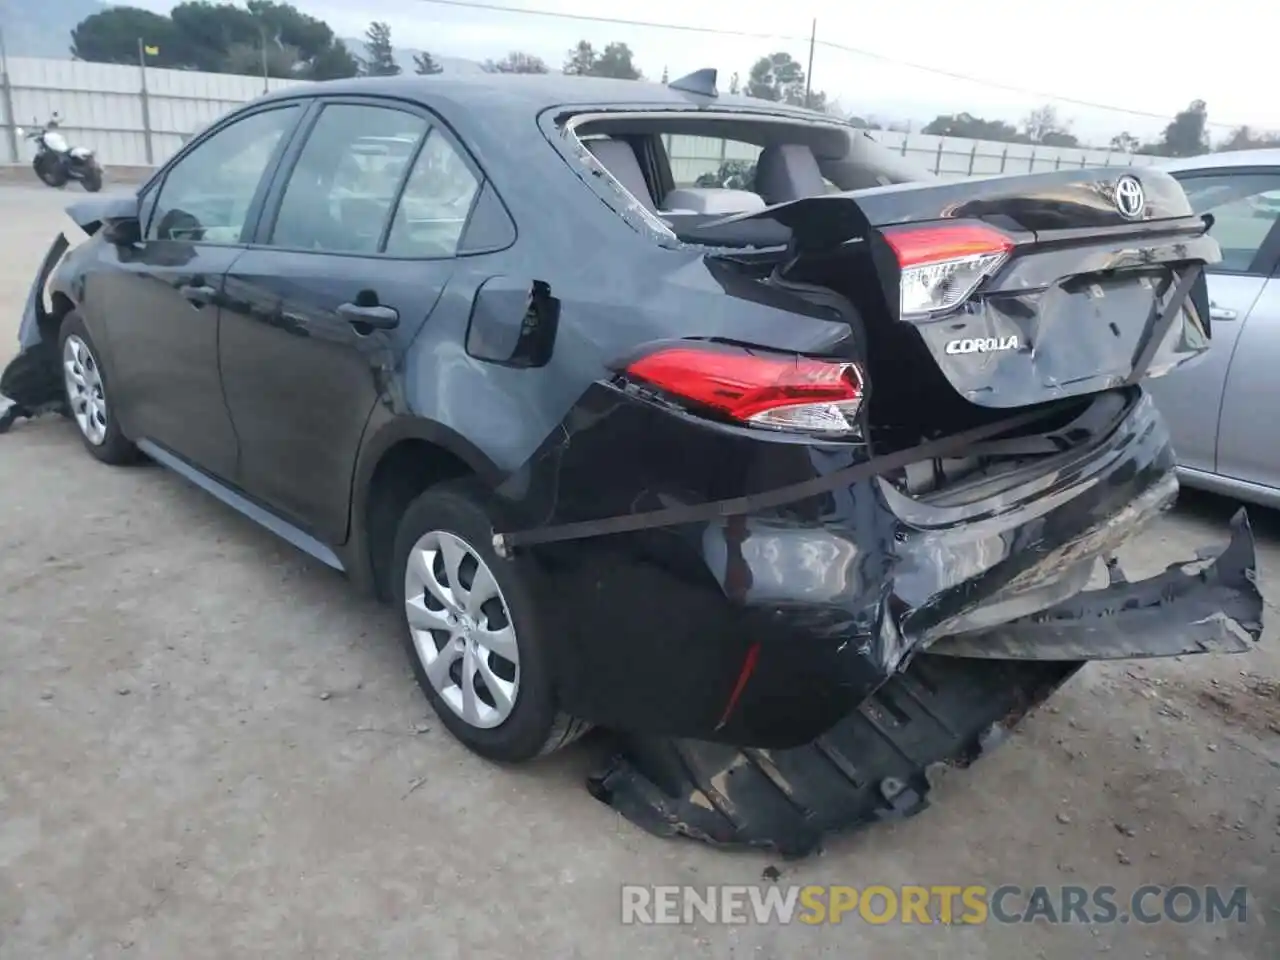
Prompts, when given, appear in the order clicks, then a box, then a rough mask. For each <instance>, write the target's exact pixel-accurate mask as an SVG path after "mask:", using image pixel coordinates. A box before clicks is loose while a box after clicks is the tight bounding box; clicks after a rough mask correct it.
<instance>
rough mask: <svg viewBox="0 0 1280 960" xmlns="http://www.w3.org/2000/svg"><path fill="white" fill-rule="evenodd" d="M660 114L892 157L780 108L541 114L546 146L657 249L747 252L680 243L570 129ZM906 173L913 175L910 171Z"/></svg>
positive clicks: (610, 108)
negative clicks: (782, 131) (835, 139)
mask: <svg viewBox="0 0 1280 960" xmlns="http://www.w3.org/2000/svg"><path fill="white" fill-rule="evenodd" d="M664 115H665V116H688V117H696V118H697V119H699V120H712V121H714V120H724V121H726V122H741V121H742V120H744V119H750V120H752V121H758V122H760V123H776V124H780V125H783V126H790V127H796V126H808V127H829V128H832V129H835V130H838V131H840V132H841V133H844V134H845V135H847V136H850V137H853V136H861V137H865V138H866V140H867V143H868V145H871V146H872V148H873V149H874V150H877V151H883V152H884V153H885V155H886V157H893V156H894V155H893V154H892V152H891V151H889V149H888V148H887V147H885V146H883V145H881V144H880V143H879V142H878V141H876V140H875V139H874V138H873V137H871V136H869V135H868V134H867V132H866V131H865V130H863V129H861V128H860V127H855V126H853V125H852V124H850V123H847V122H845V121H842V120H838V119H836V118H833V117H823V116H819V115H816V114H802V113H800V112H798V111H797V112H790V111H788V110H785V109H776V108H775V109H769V108H765V109H760V108H754V107H734V106H724V107H720V106H717V107H715V108H714V109H707V108H697V107H691V106H685V105H679V106H672V105H670V104H658V103H655V104H642V103H628V104H625V105H620V104H598V105H596V104H565V105H562V106H558V107H550V108H548V109H546V110H543V111H542V112H541V114H539V116H538V126H539V127H540V128H541V129H542V132H543V135H544V136H545V137H546V138H547V140H548V142H549V143H550V144H551V145H552V146H553V147H554V148H555V149H556V150H557V152H559V153H560V155H561V157H562V158H563V159H564V160H565V161H566V162H567V163H568V164H569V166H570V167H571V168H572V169H573V170H574V172H575V173H576V174H577V176H578V178H579V179H580V180H582V182H583V183H584V184H585V185H586V186H587V187H588V188H589V189H590V190H591V191H592V192H593V193H595V194H596V196H597V197H599V198H600V199H601V200H603V201H604V202H605V203H606V204H607V205H608V206H609V207H611V208H612V209H613V210H614V211H615V212H616V213H617V214H618V215H619V216H620V217H621V218H622V219H623V220H624V221H625V222H626V223H628V224H629V225H630V226H631V227H632V228H633V229H635V230H636V231H638V232H639V233H641V234H644V235H646V236H647V237H649V239H651V240H652V241H653V242H655V243H657V244H658V245H660V246H663V247H668V248H671V249H678V250H689V249H696V250H701V251H704V252H705V251H709V250H715V249H724V250H731V251H736V252H739V253H741V252H742V251H743V250H744V249H751V248H750V247H747V248H744V247H741V246H732V247H729V246H721V245H718V244H704V243H696V242H693V241H689V240H682V239H681V238H680V237H679V236H677V235H676V233H675V232H674V231H673V230H672V229H671V228H670V227H668V226H667V225H666V223H665V222H663V220H662V219H661V218H660V217H659V216H657V215H656V214H655V213H653V212H651V211H650V210H649V209H648V208H647V207H645V205H644V204H642V203H641V202H640V201H638V200H637V199H635V198H634V197H633V196H632V195H631V193H630V191H628V190H627V189H626V187H624V186H623V185H622V184H621V183H619V182H618V181H617V180H616V179H615V178H614V176H613V174H612V173H610V171H609V170H608V169H607V168H606V167H605V166H604V165H603V164H602V163H600V161H599V160H597V159H596V158H595V155H594V154H593V153H591V151H590V150H588V149H587V148H586V146H585V145H584V144H583V143H582V141H581V140H580V139H579V138H578V136H577V133H576V129H577V128H578V127H580V126H582V125H583V124H587V123H591V122H594V121H598V120H626V119H636V120H653V119H655V118H660V117H662V116H664ZM895 159H896V158H895ZM886 166H891V167H902V168H905V167H908V166H911V165H910V164H887V165H886ZM912 172H913V173H915V172H916V171H912ZM918 172H919V174H920V179H921V180H928V179H932V178H933V175H932V174H930V173H929V172H928V171H927V170H923V169H921V170H920V171H918Z"/></svg>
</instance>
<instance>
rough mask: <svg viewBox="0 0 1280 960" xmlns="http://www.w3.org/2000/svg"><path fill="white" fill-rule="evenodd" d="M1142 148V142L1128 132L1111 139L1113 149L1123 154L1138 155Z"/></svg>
mask: <svg viewBox="0 0 1280 960" xmlns="http://www.w3.org/2000/svg"><path fill="white" fill-rule="evenodd" d="M1141 146H1142V141H1140V140H1139V139H1138V138H1137V137H1135V136H1134V135H1133V134H1131V133H1130V132H1129V131H1128V130H1125V131H1124V132H1123V133H1118V134H1116V135H1115V136H1114V137H1112V138H1111V149H1112V150H1119V151H1120V152H1121V153H1137V152H1138V149H1139V148H1140V147H1141Z"/></svg>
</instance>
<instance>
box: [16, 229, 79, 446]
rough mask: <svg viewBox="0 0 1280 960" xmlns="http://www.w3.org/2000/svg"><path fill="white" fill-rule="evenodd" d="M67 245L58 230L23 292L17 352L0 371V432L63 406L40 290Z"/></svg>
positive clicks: (53, 343)
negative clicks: (31, 280)
mask: <svg viewBox="0 0 1280 960" xmlns="http://www.w3.org/2000/svg"><path fill="white" fill-rule="evenodd" d="M69 246H70V244H69V243H68V241H67V238H66V236H65V235H64V234H61V233H59V234H58V236H57V237H56V238H55V239H54V241H53V243H52V244H50V246H49V250H48V252H46V253H45V256H44V261H43V262H42V263H41V264H40V269H39V270H38V271H37V272H36V277H35V280H34V281H33V282H32V284H31V287H30V289H29V290H28V291H27V302H26V304H25V306H24V307H23V311H22V324H21V326H19V328H18V355H17V356H16V357H14V358H13V359H12V360H11V361H9V363H8V364H7V365H6V366H5V367H4V369H3V371H0V433H6V432H8V430H9V428H10V427H12V426H13V425H14V423H16V422H17V421H18V420H20V419H24V418H31V417H36V416H39V415H40V414H42V413H46V412H52V411H55V410H58V409H61V407H62V405H63V393H62V390H63V388H62V379H61V377H60V375H59V374H60V370H61V364H60V363H59V362H58V353H57V351H58V344H57V337H56V331H55V330H52V329H50V322H49V321H50V319H51V318H50V316H49V311H48V310H47V309H46V307H45V303H44V290H45V285H46V284H47V283H48V280H49V277H50V275H51V274H52V273H53V270H54V268H55V267H56V266H57V265H58V262H59V261H60V260H61V259H62V257H63V255H64V254H65V253H66V252H67V249H68V247H69Z"/></svg>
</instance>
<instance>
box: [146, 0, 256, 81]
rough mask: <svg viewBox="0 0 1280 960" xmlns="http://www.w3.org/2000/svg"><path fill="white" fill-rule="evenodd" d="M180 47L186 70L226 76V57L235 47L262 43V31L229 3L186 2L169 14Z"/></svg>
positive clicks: (254, 21)
mask: <svg viewBox="0 0 1280 960" xmlns="http://www.w3.org/2000/svg"><path fill="white" fill-rule="evenodd" d="M169 19H170V20H172V21H173V25H174V27H175V28H176V29H177V31H178V35H179V38H180V42H181V44H182V49H183V55H184V59H185V60H186V64H185V65H186V66H188V67H190V68H192V69H194V70H204V71H207V72H209V73H222V72H227V63H226V61H227V54H228V53H229V52H230V51H231V50H232V48H234V47H236V46H237V45H245V46H254V45H258V44H261V43H262V27H261V26H260V25H259V23H258V21H257V20H255V19H254V16H253V14H251V13H250V12H249V11H248V10H246V9H244V8H242V7H237V6H234V5H233V4H230V3H204V2H197V0H189V2H187V3H180V4H178V5H177V6H176V7H174V8H173V9H172V10H170V11H169Z"/></svg>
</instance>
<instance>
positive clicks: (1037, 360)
mask: <svg viewBox="0 0 1280 960" xmlns="http://www.w3.org/2000/svg"><path fill="white" fill-rule="evenodd" d="M727 155H731V156H733V157H739V158H742V159H741V162H740V163H739V164H738V165H737V166H736V167H735V168H734V169H735V176H736V179H734V180H733V181H731V182H726V181H725V179H724V178H723V177H721V173H722V172H723V171H724V170H725V169H726V167H724V166H722V165H721V158H723V157H725V156H727ZM698 156H701V157H704V158H705V159H703V160H696V159H688V158H689V157H698ZM743 171H745V173H744V172H743ZM70 213H71V215H72V217H73V219H75V221H76V222H77V223H78V224H79V225H80V227H82V228H83V229H84V230H85V231H86V232H87V233H89V234H90V238H89V239H88V240H86V241H83V242H81V243H79V245H77V246H75V247H74V248H72V249H70V250H69V252H68V251H67V247H68V244H67V242H66V241H65V240H64V239H63V238H61V237H60V238H59V239H58V241H57V242H56V243H55V244H54V246H53V248H52V249H51V250H50V253H49V257H48V258H47V260H46V263H45V266H44V269H43V270H42V271H41V273H40V275H39V276H38V277H37V278H36V281H35V284H34V285H33V288H32V292H31V297H30V300H29V302H28V306H27V313H26V316H25V318H24V323H23V327H22V332H21V346H22V353H21V354H20V356H19V357H18V358H17V359H16V360H15V361H13V362H12V363H11V364H10V366H9V368H8V369H7V370H6V372H5V375H4V379H3V381H0V391H2V392H3V393H4V394H6V395H7V396H8V398H9V399H10V401H12V406H11V408H10V411H9V416H10V419H11V420H12V419H13V418H14V417H16V416H17V415H19V414H33V413H35V412H38V411H39V410H41V409H47V408H51V407H58V408H61V409H62V411H63V412H64V413H66V414H67V415H68V417H69V419H70V420H71V421H72V422H73V423H74V424H75V426H76V428H77V429H78V430H79V432H80V434H81V436H82V438H83V441H84V446H85V448H86V449H87V450H88V451H89V453H90V454H92V455H93V456H94V457H96V458H98V459H99V460H101V461H104V462H106V463H110V464H124V463H128V462H130V461H133V460H135V459H137V458H139V456H140V455H145V457H146V458H149V459H151V460H154V461H157V462H159V463H160V464H162V465H164V466H166V467H168V468H170V469H172V470H174V471H176V472H177V473H179V474H181V475H183V476H184V477H186V478H188V479H189V480H190V481H192V482H194V483H196V484H198V485H199V486H201V487H203V488H204V489H205V490H207V491H208V492H209V493H211V494H212V495H214V496H216V497H218V498H220V499H221V500H223V501H224V502H225V503H227V504H229V505H230V506H231V507H232V508H234V509H235V510H238V511H240V512H242V513H243V514H245V515H247V516H249V517H251V518H252V519H254V520H256V521H258V522H259V523H261V524H262V525H264V526H266V527H267V528H269V529H271V530H273V531H275V532H276V533H278V534H279V535H280V536H282V537H284V538H286V539H288V540H289V541H290V542H292V543H293V544H294V545H295V546H296V547H298V548H299V549H301V550H302V551H305V552H306V553H308V554H310V555H311V556H313V557H315V558H317V559H318V560H320V561H322V562H323V563H325V564H328V565H329V566H331V567H333V568H335V569H337V570H340V571H344V572H345V573H346V574H347V575H348V576H349V577H350V579H351V580H353V581H354V582H355V583H356V584H357V585H358V586H359V587H360V588H363V589H367V590H370V591H373V592H376V593H377V594H378V595H380V596H381V597H382V598H384V599H385V600H388V601H390V602H394V603H395V604H396V605H397V606H398V607H400V608H402V609H403V611H404V621H405V637H406V643H407V647H408V651H409V655H410V656H411V658H412V662H413V665H414V668H415V670H416V671H417V675H418V679H419V681H420V682H421V685H422V688H423V690H424V692H425V694H426V696H427V697H428V698H429V699H430V701H431V704H432V706H433V707H434V708H435V710H436V711H437V712H438V713H439V715H440V717H441V718H442V720H443V722H444V723H445V724H446V725H447V727H448V728H449V730H450V731H452V733H453V734H454V735H455V736H457V737H458V738H459V739H460V740H462V741H463V742H464V743H465V744H466V745H467V746H469V747H470V748H472V749H473V750H475V751H477V752H478V753H480V754H483V755H485V756H487V757H490V758H496V759H501V760H507V761H518V760H525V759H528V758H531V757H534V756H537V755H539V754H542V753H546V752H548V751H549V750H551V749H553V748H556V747H559V746H561V745H563V744H565V743H568V742H569V741H571V740H572V739H574V737H575V736H577V735H578V734H579V733H581V732H582V731H583V730H585V729H587V728H588V727H590V726H592V725H600V726H605V727H609V728H612V729H615V730H619V731H624V732H627V733H631V734H637V735H646V736H651V737H661V738H674V739H675V740H680V741H682V742H683V741H689V742H696V743H700V744H707V745H709V746H708V749H711V748H712V747H715V746H716V745H723V746H725V747H726V748H740V747H745V748H749V749H753V748H776V749H778V750H785V749H786V748H793V749H799V748H802V747H806V746H807V745H811V744H814V743H817V744H822V743H824V742H825V741H824V740H823V738H824V737H826V736H828V735H829V733H830V731H832V730H833V729H835V728H837V727H838V726H839V724H840V723H841V722H842V721H843V720H844V719H845V718H847V717H849V716H852V715H855V714H858V713H859V711H861V712H862V715H864V716H866V715H869V714H868V713H867V711H868V710H869V709H870V708H869V706H868V705H869V704H876V705H877V707H876V710H877V711H879V712H878V713H877V714H876V715H877V716H878V717H879V718H880V719H878V720H877V721H876V723H877V724H878V727H877V728H878V729H880V730H881V732H882V733H883V734H884V736H885V737H887V738H890V739H892V737H893V736H895V735H896V734H895V733H894V731H895V729H897V728H898V727H900V726H901V723H899V721H900V720H902V719H903V718H905V717H907V716H908V715H909V714H910V713H911V711H912V710H914V709H916V707H920V709H922V710H923V711H924V712H925V713H929V714H930V715H932V716H935V718H936V716H940V715H941V713H940V711H943V710H944V708H946V709H959V708H957V707H956V706H955V704H956V703H958V702H959V701H957V700H955V698H956V697H958V696H962V694H964V692H965V691H970V692H972V691H979V690H980V691H981V695H980V697H978V698H977V699H976V700H975V699H974V698H973V697H970V701H968V702H969V706H968V707H965V708H964V709H969V710H972V711H976V712H975V713H974V714H973V716H978V715H979V714H981V715H982V716H984V717H986V720H985V721H983V724H977V725H972V724H971V726H972V727H973V734H974V736H975V737H976V736H978V734H979V732H980V730H979V727H982V726H983V725H984V724H987V723H994V722H997V721H1000V722H1005V721H1008V722H1012V719H1016V716H1018V715H1020V710H1023V709H1025V707H1026V706H1027V705H1029V703H1030V702H1032V701H1033V700H1034V699H1035V697H1034V696H1033V695H1032V693H1033V691H1032V690H1031V687H1032V686H1034V687H1035V689H1036V691H1041V690H1043V689H1046V688H1050V687H1052V686H1053V685H1054V683H1055V682H1057V681H1060V680H1061V679H1063V678H1064V677H1065V676H1067V675H1069V673H1070V671H1071V670H1073V669H1075V668H1076V666H1078V665H1079V664H1080V663H1082V662H1085V661H1088V660H1092V659H1106V658H1118V657H1145V656H1171V655H1179V654H1186V653H1194V652H1200V651H1205V650H1221V651H1241V650H1245V649H1247V648H1249V647H1250V646H1251V645H1252V642H1253V641H1255V640H1257V638H1258V636H1259V635H1260V632H1261V615H1262V605H1261V599H1260V596H1259V594H1258V591H1257V589H1256V587H1255V585H1254V582H1253V581H1254V556H1253V542H1252V539H1251V536H1250V533H1249V529H1248V525H1247V523H1246V522H1245V520H1244V518H1243V516H1241V517H1238V518H1237V520H1236V521H1235V523H1234V524H1233V532H1232V534H1231V540H1230V546H1229V547H1228V548H1227V549H1226V551H1225V552H1224V553H1222V554H1220V555H1219V556H1218V557H1217V558H1216V559H1213V558H1210V559H1205V558H1204V557H1201V558H1199V565H1198V566H1196V565H1195V563H1194V562H1193V561H1194V560H1195V558H1188V559H1187V560H1186V561H1185V562H1184V563H1183V564H1179V565H1175V566H1174V567H1171V568H1170V569H1169V571H1167V572H1166V573H1165V574H1163V575H1161V576H1159V577H1156V578H1154V579H1151V580H1140V581H1129V580H1128V579H1126V578H1125V576H1124V574H1123V572H1122V571H1121V570H1120V568H1119V566H1118V564H1117V563H1116V562H1115V561H1114V558H1113V556H1112V553H1113V551H1114V550H1115V548H1116V547H1117V546H1118V545H1120V544H1121V543H1123V542H1124V541H1125V540H1127V539H1128V538H1130V537H1131V536H1133V534H1134V533H1135V532H1136V531H1138V530H1139V529H1141V528H1142V527H1143V525H1144V524H1146V523H1147V522H1148V521H1149V520H1150V519H1151V518H1153V517H1154V516H1156V515H1157V514H1158V513H1159V512H1160V511H1161V510H1162V509H1164V508H1166V507H1167V506H1168V505H1169V504H1170V503H1171V502H1172V500H1173V499H1174V497H1175V494H1176V490H1177V485H1176V480H1175V477H1174V471H1173V468H1174V458H1173V454H1172V452H1171V450H1170V446H1169V440H1168V435H1167V433H1166V429H1165V426H1164V425H1163V423H1162V422H1161V420H1160V417H1159V415H1158V414H1157V412H1156V410H1155V409H1154V408H1153V406H1152V404H1151V402H1150V401H1149V399H1148V398H1147V396H1146V394H1145V393H1144V391H1143V387H1142V381H1143V379H1144V378H1146V377H1153V376H1158V375H1160V374H1162V373H1164V372H1166V371H1168V370H1169V369H1171V368H1173V367H1175V366H1177V365H1179V364H1181V363H1183V362H1184V361H1188V360H1191V359H1193V358H1195V357H1196V356H1198V355H1199V354H1201V353H1203V352H1204V351H1205V350H1207V349H1210V327H1209V319H1208V317H1209V311H1208V304H1207V300H1206V295H1205V286H1204V281H1203V270H1204V267H1205V265H1207V264H1211V263H1213V262H1214V261H1215V260H1216V259H1217V258H1218V256H1219V251H1218V247H1217V244H1216V242H1215V241H1214V240H1213V239H1212V232H1211V223H1210V222H1209V221H1208V220H1206V219H1204V218H1201V217H1198V216H1194V215H1193V214H1192V211H1191V208H1190V207H1189V205H1188V203H1187V200H1186V197H1185V196H1184V194H1183V192H1182V190H1181V188H1180V187H1179V186H1178V184H1177V183H1176V182H1175V181H1174V180H1173V179H1171V178H1170V177H1168V176H1167V175H1165V174H1162V173H1160V172H1158V171H1154V170H1150V169H1137V168H1135V169H1132V170H1128V169H1115V168H1106V169H1083V170H1070V171H1060V172H1053V173H1043V174H1035V175H1027V176H1008V177H993V178H986V179H969V180H959V181H944V180H939V179H937V178H935V177H933V176H932V175H930V174H927V173H924V172H921V171H918V170H915V169H914V168H913V167H912V165H911V164H909V163H908V162H907V161H905V160H904V159H903V158H902V157H900V156H898V155H897V154H895V153H893V152H891V151H889V150H887V149H885V148H884V147H882V146H880V145H879V144H877V143H876V142H875V141H874V140H872V139H871V138H870V137H868V136H867V135H866V134H865V133H864V132H863V131H860V130H857V129H854V128H852V127H850V126H848V125H847V124H845V123H843V122H840V121H838V120H835V119H832V118H829V117H825V116H821V115H818V114H814V113H810V112H807V111H803V110H799V109H793V108H790V107H787V106H784V105H781V104H775V103H766V102H762V101H756V100H749V99H744V98H740V97H731V96H723V95H720V94H719V93H718V92H717V91H716V89H715V77H714V73H712V72H710V71H704V72H700V73H698V74H695V75H691V76H690V77H687V78H683V79H682V80H680V81H676V82H674V83H672V84H669V85H659V84H650V83H641V82H630V81H612V80H602V79H592V78H579V77H560V76H541V77H533V76H501V75H492V76H490V75H484V76H478V77H459V78H448V77H440V76H436V77H395V78H376V79H374V78H371V79H362V80H350V81H335V82H330V83H321V84H312V85H302V86H295V87H291V88H289V89H287V90H284V91H280V92H277V93H274V94H271V95H269V96H265V97H263V98H261V99H259V100H256V101H254V102H252V103H250V104H248V105H246V106H244V107H242V108H240V109H237V110H235V111H233V112H231V113H229V114H228V115H226V116H225V117H223V118H222V119H221V120H219V121H218V122H217V123H215V124H213V125H212V126H210V127H209V128H208V129H206V130H204V131H203V132H202V133H201V134H200V135H199V136H198V137H197V138H195V139H193V140H192V141H191V142H189V143H188V144H186V145H185V146H184V147H183V148H182V149H181V151H180V152H179V153H177V154H176V155H175V156H174V157H173V158H172V159H170V160H169V161H168V162H167V163H166V164H165V165H164V166H163V167H162V168H161V169H160V170H158V171H157V172H156V174H155V175H154V176H153V177H152V179H151V180H150V181H149V182H147V183H146V184H145V185H144V186H142V187H141V188H140V189H139V190H138V191H137V193H136V195H132V194H128V195H126V194H120V195H115V196H109V195H104V196H102V197H97V198H93V199H89V200H84V201H81V202H79V203H77V204H74V205H73V206H72V207H71V208H70ZM1224 539H1225V538H1224ZM1095 572H1097V573H1098V574H1099V578H1098V579H1099V581H1100V582H1095V580H1094V574H1095ZM1103 574H1105V576H1104V575H1103ZM1027 664H1031V665H1033V666H1034V667H1035V669H1034V671H1032V672H1030V673H1026V674H1019V673H1017V672H1016V671H1013V672H1010V666H1011V665H1024V666H1025V665H1027ZM975 671H978V672H977V673H975ZM982 671H986V672H985V673H982ZM975 676H984V677H987V678H988V681H987V682H984V683H978V682H977V681H974V680H972V678H973V677H975ZM912 677H914V678H915V680H914V681H913V682H911V683H910V684H908V685H907V686H905V687H899V686H895V684H901V683H904V682H906V680H910V679H911V678H912ZM1019 677H1024V679H1022V680H1020V679H1018V678H1019ZM1025 677H1033V678H1034V679H1035V683H1034V684H1033V683H1032V681H1031V680H1029V679H1025ZM904 678H906V679H905V680H904ZM948 678H952V679H948ZM955 678H963V679H955ZM991 678H1004V679H1000V680H999V682H994V681H992V680H991ZM1046 679H1047V680H1048V681H1052V682H1046ZM894 691H897V692H894ZM1036 695H1037V696H1038V695H1039V694H1038V693H1037V694H1036ZM930 698H933V699H932V700H931V699H930ZM948 698H950V699H948ZM930 703H932V704H933V706H929V704H930ZM895 704H896V705H895ZM947 704H950V706H949V707H948V706H947ZM913 705H914V706H913ZM984 711H985V712H984ZM962 712H963V711H962ZM894 718H898V719H897V720H895V719H894ZM968 722H969V721H967V720H966V721H965V723H968ZM957 723H959V721H957ZM895 724H897V726H895ZM942 726H943V727H948V724H942ZM963 726H964V724H960V726H954V725H952V726H950V727H949V729H950V731H951V733H954V732H955V730H957V729H961V727H963ZM965 729H969V728H968V727H965ZM900 745H901V743H900ZM823 749H824V750H826V748H825V747H824V748H823ZM919 749H920V750H921V751H923V753H927V752H928V748H927V745H926V746H920V747H919ZM902 752H903V755H904V756H905V755H908V754H910V753H911V749H910V748H905V747H904V748H903V751H902ZM753 755H754V754H753ZM775 755H776V754H775ZM827 755H828V758H829V759H830V758H831V756H832V755H831V753H830V751H829V750H827ZM921 755H923V754H921ZM758 759H759V758H758V757H757V760H756V761H753V763H757V765H758ZM846 759H847V760H848V762H849V763H851V764H852V765H853V766H854V767H856V766H857V765H858V764H859V762H860V760H859V757H857V756H853V757H850V758H846ZM832 762H833V763H835V762H836V761H835V760H832ZM837 766H839V763H837ZM841 769H843V767H842V768H841ZM845 772H846V773H848V771H847V770H846V771H845Z"/></svg>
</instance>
